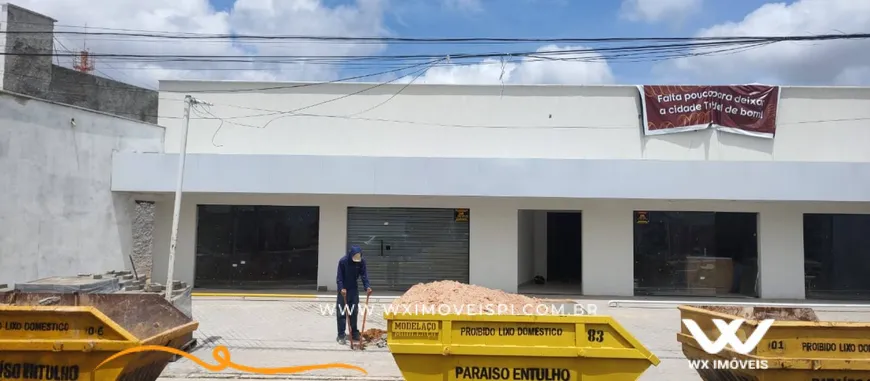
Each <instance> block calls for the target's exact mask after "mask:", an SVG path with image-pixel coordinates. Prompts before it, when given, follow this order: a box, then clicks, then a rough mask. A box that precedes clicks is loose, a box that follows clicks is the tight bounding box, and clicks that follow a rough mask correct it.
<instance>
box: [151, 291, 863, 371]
mask: <svg viewBox="0 0 870 381" xmlns="http://www.w3.org/2000/svg"><path fill="white" fill-rule="evenodd" d="M580 302H581V303H587V302H588V303H596V304H597V306H598V308H599V310H598V313H599V314H603V315H611V316H613V317H614V318H616V320H617V321H619V323H620V324H622V325H623V326H624V327H625V328H626V329H628V331H629V332H631V333H632V334H634V335H635V336H636V337H637V338H638V339H639V340H640V341H641V342H642V343H643V344H644V345H645V346H646V347H647V348H648V349H649V350H651V351H652V352H653V353H655V354H656V355H657V356H658V357H659V358H660V359H661V360H662V362H661V364H660V365H659V366H658V367H655V368H650V369H649V370H647V372H646V373H644V375H643V376H641V378H640V380H642V381H675V380H679V381H683V380H685V381H696V380H700V378H699V377H698V376H697V375H696V373H695V371H694V370H691V369H689V367H688V364H687V362H686V360H685V358H684V357H683V355H682V352H681V351H680V347H679V345H678V344H677V341H676V332H677V330H678V329H679V327H680V321H679V312H678V311H677V309H676V307H675V306H674V305H665V304H662V305H650V306H643V307H636V308H635V307H620V308H610V307H607V304H606V303H605V302H604V301H601V300H589V301H580ZM330 307H331V305H330V303H328V302H322V301H317V300H304V299H296V300H294V299H282V300H242V299H217V298H197V299H195V300H194V304H193V312H194V315H195V318H196V319H197V320H198V321H199V322H200V328H199V330H198V331H197V334H196V335H197V338H198V339H199V342H200V344H201V346H200V348H198V349H197V350H195V351H194V354H195V355H196V356H198V357H200V358H202V359H203V360H205V361H207V362H210V363H215V360H213V359H212V355H211V351H212V349H213V348H214V347H215V346H216V345H223V346H226V347H228V348H229V349H230V351H231V353H232V361H233V362H234V363H238V364H244V365H248V366H256V367H285V366H293V365H305V364H318V363H320V364H323V363H332V362H346V363H350V364H354V365H357V366H360V367H363V368H365V369H366V370H368V375H363V374H360V373H358V372H355V371H351V370H321V371H312V372H309V373H305V374H303V375H296V376H290V377H288V376H281V377H279V378H281V379H299V380H348V379H352V380H401V374H400V372H399V370H398V368H397V367H396V365H395V363H394V362H393V358H392V356H391V355H390V353H389V351H388V350H387V349H381V348H371V349H368V350H366V351H365V352H358V351H356V352H351V351H350V350H349V349H348V348H347V347H346V346H340V345H339V344H337V343H336V342H335V331H336V323H335V318H334V317H332V316H329V315H328V313H324V310H322V308H330ZM817 314H818V315H819V317H820V318H821V319H823V320H839V321H870V306H868V307H867V308H857V307H848V308H846V307H844V308H837V309H832V310H817ZM366 327H367V328H382V329H385V328H386V327H385V322H384V320H383V318H382V316H379V314H376V315H375V316H370V317H369V319H368V322H367V324H366ZM217 377H220V378H249V377H251V376H246V375H244V374H242V373H241V372H238V371H233V370H228V371H224V372H222V373H221V374H215V373H205V371H203V370H202V369H201V368H200V367H199V366H198V365H196V364H194V363H193V362H191V361H188V360H180V361H177V362H175V363H171V364H170V365H169V366H168V367H167V369H166V370H165V371H164V373H163V374H162V376H161V379H164V381H172V380H170V379H173V378H185V379H187V380H194V379H205V378H210V379H214V378H217Z"/></svg>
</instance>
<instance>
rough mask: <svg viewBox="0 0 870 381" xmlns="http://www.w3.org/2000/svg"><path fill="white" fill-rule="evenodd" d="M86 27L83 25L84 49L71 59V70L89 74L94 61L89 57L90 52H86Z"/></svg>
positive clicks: (92, 69) (92, 68)
mask: <svg viewBox="0 0 870 381" xmlns="http://www.w3.org/2000/svg"><path fill="white" fill-rule="evenodd" d="M87 31H88V25H87V24H85V40H84V49H82V50H80V51H79V55H77V56H74V57H73V69H76V71H79V72H82V73H87V74H90V73H91V72H93V71H94V59H93V58H92V57H91V54H90V51H89V50H88V41H87V38H88V34H87Z"/></svg>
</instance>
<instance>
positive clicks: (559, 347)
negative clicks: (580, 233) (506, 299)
mask: <svg viewBox="0 0 870 381" xmlns="http://www.w3.org/2000/svg"><path fill="white" fill-rule="evenodd" d="M384 318H385V319H386V320H387V343H388V346H389V348H390V352H391V353H392V355H393V358H394V359H395V361H396V365H398V367H399V370H400V371H401V372H402V375H403V376H404V378H405V379H406V380H408V381H457V380H504V381H508V380H528V381H532V380H535V381H543V380H546V381H605V380H606V381H623V380H624V381H633V380H636V379H637V378H638V377H640V375H641V374H642V373H643V372H644V371H645V370H646V369H647V368H649V366H650V365H658V364H659V359H658V358H657V357H656V356H655V355H653V354H652V353H650V352H649V351H648V350H647V349H646V348H644V346H643V345H642V344H641V343H640V342H638V341H637V340H636V339H635V338H634V337H632V336H631V335H630V334H629V333H628V332H626V330H625V329H624V328H622V326H620V325H619V324H618V323H617V322H616V321H615V320H613V318H611V317H609V316H581V315H571V316H555V315H540V316H538V315H536V316H532V315H519V316H516V315H440V314H428V315H417V314H395V313H389V312H388V313H386V314H384Z"/></svg>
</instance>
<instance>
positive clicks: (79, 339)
mask: <svg viewBox="0 0 870 381" xmlns="http://www.w3.org/2000/svg"><path fill="white" fill-rule="evenodd" d="M197 326H198V323H197V322H194V321H192V320H191V319H190V318H188V317H187V316H185V315H184V314H183V313H182V312H181V311H179V310H178V309H176V308H175V307H174V306H173V305H172V304H171V303H169V302H167V301H166V300H165V299H164V298H163V297H162V296H160V295H156V294H51V293H17V292H11V293H6V294H0V379H2V380H4V381H7V380H52V381H77V380H87V381H110V380H129V381H153V380H156V379H157V377H158V376H159V375H160V373H161V372H163V369H164V368H165V367H166V364H167V363H168V362H169V361H170V359H171V357H172V355H171V354H168V353H164V352H153V351H152V352H138V353H132V354H129V355H126V356H122V357H119V358H118V359H115V360H112V361H110V362H108V363H106V364H104V365H102V366H101V367H100V368H99V369H96V368H97V366H98V365H99V364H100V363H102V362H103V361H104V360H106V359H107V358H108V357H109V356H111V355H113V354H116V353H118V352H120V351H123V350H125V349H128V348H133V347H138V346H142V345H160V346H167V347H172V348H176V349H178V348H181V347H182V346H183V345H185V344H186V343H187V342H188V341H189V340H190V337H191V335H192V333H193V331H195V330H196V328H197Z"/></svg>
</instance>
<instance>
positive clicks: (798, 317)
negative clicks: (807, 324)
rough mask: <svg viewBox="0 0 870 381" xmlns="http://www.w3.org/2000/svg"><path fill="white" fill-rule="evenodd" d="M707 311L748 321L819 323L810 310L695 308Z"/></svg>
mask: <svg viewBox="0 0 870 381" xmlns="http://www.w3.org/2000/svg"><path fill="white" fill-rule="evenodd" d="M697 307H698V308H703V309H705V310H708V311H713V312H719V313H723V314H728V315H734V316H739V317H741V318H743V319H750V320H764V319H774V320H786V321H819V317H818V316H816V312H815V311H813V309H812V308H784V307H740V306H697Z"/></svg>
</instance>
